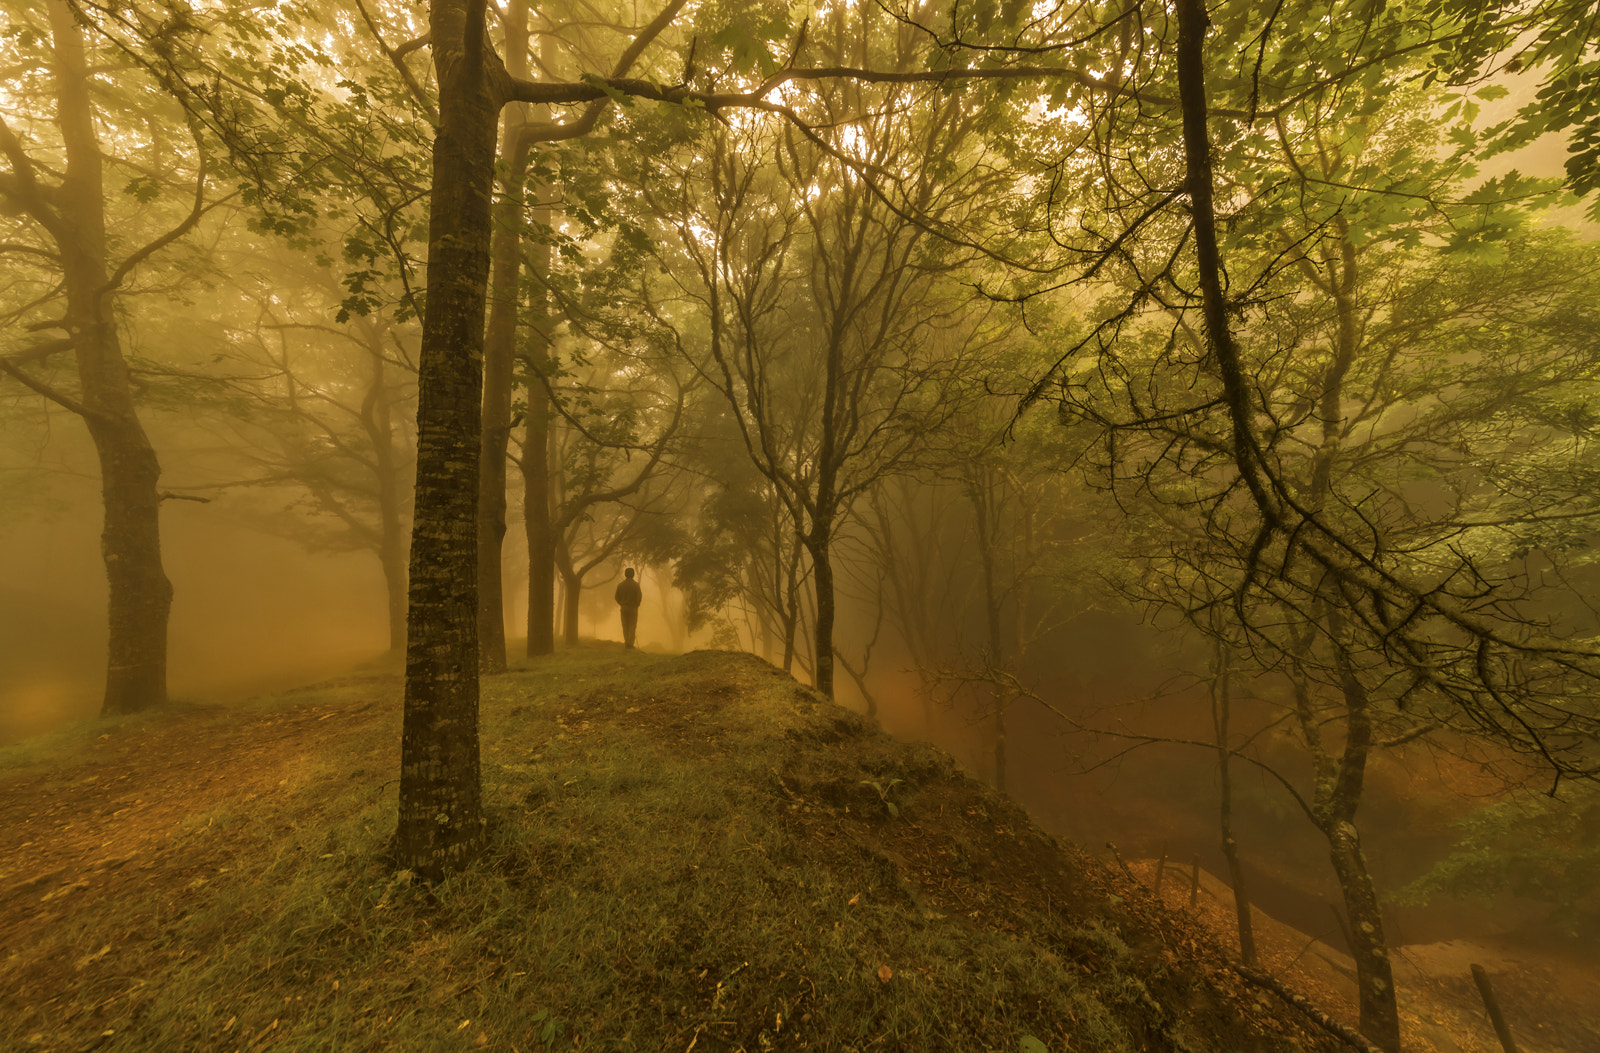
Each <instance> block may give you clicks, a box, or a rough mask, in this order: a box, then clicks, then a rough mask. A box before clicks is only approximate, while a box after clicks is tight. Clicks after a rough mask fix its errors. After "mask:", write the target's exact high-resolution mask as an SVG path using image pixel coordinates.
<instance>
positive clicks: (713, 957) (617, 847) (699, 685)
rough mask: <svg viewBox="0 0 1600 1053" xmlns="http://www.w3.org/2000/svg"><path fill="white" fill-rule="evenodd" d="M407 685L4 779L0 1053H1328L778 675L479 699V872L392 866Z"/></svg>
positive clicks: (1082, 873)
mask: <svg viewBox="0 0 1600 1053" xmlns="http://www.w3.org/2000/svg"><path fill="white" fill-rule="evenodd" d="M399 692H400V684H399V680H398V677H395V676H392V675H376V674H375V675H370V676H364V677H351V678H346V679H344V680H339V681H333V682H330V683H328V684H325V685H319V686H318V687H316V688H313V689H306V690H301V691H297V692H290V693H287V694H284V695H279V696H273V697H270V698H263V699H257V700H254V701H252V702H249V703H242V704H235V705H230V706H226V707H222V706H198V705H197V706H188V707H177V708H174V709H171V710H168V711H164V712H162V713H159V714H154V715H149V716H144V717H136V718H128V719H125V720H122V721H118V722H114V723H112V722H103V723H95V724H92V725H83V726H80V727H77V728H74V729H71V730H69V731H66V732H63V733H60V734H57V735H55V736H51V737H47V738H44V739H38V740H33V741H32V742H29V743H24V744H21V745H18V746H15V747H11V748H9V749H6V750H3V751H0V1049H5V1050H41V1051H42V1050H61V1051H68V1050H71V1051H79V1050H89V1049H97V1050H104V1051H113V1050H163V1051H165V1050H241V1051H250V1053H255V1051H262V1050H274V1051H290V1050H338V1051H346V1050H349V1051H361V1050H382V1049H393V1050H405V1051H430V1050H472V1049H490V1050H507V1051H517V1053H528V1051H534V1050H546V1049H551V1050H607V1051H611V1050H616V1051H627V1050H640V1051H673V1053H708V1051H734V1050H744V1051H746V1053H757V1051H768V1050H840V1051H845V1050H860V1051H867V1050H908V1051H923V1050H926V1051H934V1050H960V1051H985V1050H997V1051H1006V1053H1018V1051H1020V1053H1039V1051H1041V1050H1045V1051H1049V1053H1064V1051H1069V1050H1070V1051H1121V1050H1187V1051H1193V1053H1202V1051H1214V1053H1247V1051H1258V1050H1259V1051H1269V1050H1273V1051H1276V1050H1308V1051H1309V1050H1334V1049H1343V1048H1347V1047H1344V1046H1342V1045H1340V1044H1338V1043H1336V1042H1335V1041H1334V1040H1332V1039H1331V1038H1329V1037H1328V1036H1327V1035H1326V1034H1324V1033H1322V1032H1320V1031H1318V1030H1317V1029H1316V1028H1315V1027H1313V1026H1312V1025H1310V1024H1309V1023H1308V1022H1307V1021H1306V1019H1305V1018H1304V1017H1302V1016H1301V1015H1300V1014H1299V1013H1298V1012H1297V1011H1296V1010H1294V1009H1292V1008H1290V1007H1288V1006H1287V1005H1285V1004H1284V1003H1283V1002H1281V1001H1280V1000H1278V999H1277V998H1275V997H1273V996H1271V995H1269V994H1266V993H1264V992H1262V991H1260V990H1259V989H1256V988H1254V987H1251V986H1249V985H1247V984H1246V983H1245V982H1244V981H1243V980H1242V979H1241V978H1240V977H1239V976H1238V975H1237V974H1235V973H1233V972H1232V971H1231V970H1230V969H1229V968H1228V967H1227V965H1226V962H1225V958H1224V955H1223V953H1222V952H1221V951H1220V950H1219V949H1218V948H1217V947H1216V946H1214V945H1213V944H1212V943H1210V942H1209V937H1207V936H1206V935H1204V933H1203V932H1202V930H1200V929H1198V928H1196V927H1193V926H1191V925H1190V924H1188V923H1187V922H1186V920H1185V919H1184V918H1182V916H1181V915H1180V914H1178V913H1175V912H1169V911H1167V910H1164V909H1163V908H1161V907H1159V906H1158V905H1157V904H1156V903H1155V901H1154V900H1153V899H1152V898H1151V897H1150V896H1149V895H1148V894H1147V893H1145V892H1144V891H1143V890H1142V889H1141V888H1140V887H1139V886H1138V885H1137V884H1136V883H1134V882H1132V881H1130V880H1128V879H1127V878H1126V877H1125V876H1124V875H1122V874H1120V873H1116V872H1112V871H1108V870H1107V869H1106V868H1105V867H1103V866H1102V865H1101V864H1099V863H1097V862H1095V861H1094V860H1092V859H1090V858H1088V857H1087V856H1085V855H1084V854H1083V853H1081V852H1079V851H1078V850H1076V849H1075V848H1073V847H1071V846H1068V845H1063V844H1059V843H1057V842H1056V841H1054V840H1053V839H1051V838H1049V837H1047V836H1045V835H1044V834H1042V833H1040V832H1039V831H1038V830H1037V829H1036V828H1035V827H1034V826H1033V825H1032V823H1030V821H1029V820H1028V818H1027V817H1026V816H1025V815H1024V814H1023V813H1022V812H1021V811H1020V810H1019V809H1017V808H1016V807H1015V806H1014V805H1012V804H1010V803H1009V802H1008V801H1006V800H1005V799H1003V798H1000V797H997V796H996V795H994V794H993V793H991V792H990V791H989V790H987V789H986V788H985V787H983V786H981V785H980V784H978V783H976V782H974V781H973V780H971V779H970V778H968V777H966V776H965V775H963V774H961V773H960V772H958V771H957V770H956V769H955V768H954V766H953V764H952V763H951V761H950V760H949V758H948V757H946V756H945V755H943V754H941V753H939V752H937V751H934V750H931V749H928V748H926V747H920V746H912V745H906V744H903V743H900V742H897V741H895V740H893V739H890V738H888V737H887V736H885V735H883V734H881V733H879V732H877V731H875V730H873V729H872V728H871V727H870V726H869V725H868V724H867V723H866V722H865V721H864V720H863V719H862V718H860V717H858V716H857V715H855V714H853V713H851V712H849V711H847V710H845V709H842V708H840V707H837V706H834V705H832V704H831V703H828V702H826V701H824V700H822V699H820V698H818V697H817V696H816V695H814V694H812V693H811V692H810V691H808V690H806V689H804V688H801V687H799V686H797V685H796V684H795V683H794V682H793V681H791V680H789V679H788V678H786V677H784V676H782V675H781V674H779V673H778V672H777V671H775V670H773V669H772V668H770V667H769V666H767V665H765V664H764V663H762V662H761V661H760V660H758V659H755V658H752V657H750V656H747V655H740V654H731V653H723V652H698V653H695V654H690V655H686V656H682V657H663V656H655V655H648V654H642V653H636V652H635V653H625V652H622V651H620V650H617V649H613V648H607V647H603V646H601V645H595V646H594V647H591V648H580V649H578V650H576V651H573V652H569V653H566V654H564V655H561V656H558V657H557V658H554V659H550V660H546V661H541V662H539V663H536V664H533V663H530V664H529V665H527V667H526V668H523V669H520V670H517V671H514V672H512V673H509V674H507V675H505V676H500V677H493V678H488V679H486V680H485V682H484V686H483V720H482V726H483V747H484V748H483V782H484V791H485V796H486V800H487V803H488V808H489V813H490V816H491V821H492V834H491V840H492V846H491V849H490V852H489V854H488V856H487V857H486V858H485V859H483V860H482V861H481V863H480V865H479V866H478V867H477V868H476V869H475V870H474V871H473V872H471V873H469V874H463V875H458V876H456V877H453V878H451V879H450V880H448V881H446V882H444V883H442V884H439V885H436V886H434V887H431V888H430V887H426V886H424V885H423V884H422V883H420V882H414V881H411V880H409V879H408V875H407V874H404V873H401V874H398V875H397V874H396V873H394V871H393V869H392V867H390V866H389V865H388V864H387V863H386V861H385V859H384V850H385V841H386V839H387V838H388V836H389V834H390V832H391V831H392V828H393V826H394V808H395V806H394V799H395V782H394V780H395V777H396V772H397V770H398V749H399V747H398V743H399V702H398V699H399Z"/></svg>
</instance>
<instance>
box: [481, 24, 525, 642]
mask: <svg viewBox="0 0 1600 1053" xmlns="http://www.w3.org/2000/svg"><path fill="white" fill-rule="evenodd" d="M518 6H521V5H518ZM513 10H515V8H513ZM523 17H524V20H526V10H525V9H524V10H523ZM520 124H521V120H520V118H519V117H518V115H517V114H516V113H515V112H514V109H512V108H507V110H506V120H505V126H506V127H505V141H506V142H507V143H508V144H510V149H509V150H508V152H507V153H508V156H507V157H506V158H505V183H504V192H503V196H502V198H501V199H500V204H499V205H498V207H497V208H496V209H495V220H494V225H495V230H494V245H493V248H492V250H491V253H490V255H491V263H490V270H491V281H492V290H493V291H492V295H491V297H490V306H489V324H488V329H487V330H486V332H485V334H484V341H483V436H482V442H481V448H480V453H479V463H478V649H479V668H480V669H482V670H483V671H484V672H486V673H503V672H505V669H506V619H505V597H504V594H503V591H502V589H503V584H504V572H503V569H502V567H501V558H500V557H501V550H502V548H503V543H504V541H505V536H506V448H507V446H509V445H510V441H511V386H512V364H513V361H514V359H515V353H516V347H515V345H516V338H517V304H518V299H519V297H518V293H519V286H520V285H521V283H522V179H523V176H524V173H525V172H526V170H527V167H528V146H527V143H526V142H524V141H522V136H521V135H520V134H519V133H518V126H519V125H520Z"/></svg>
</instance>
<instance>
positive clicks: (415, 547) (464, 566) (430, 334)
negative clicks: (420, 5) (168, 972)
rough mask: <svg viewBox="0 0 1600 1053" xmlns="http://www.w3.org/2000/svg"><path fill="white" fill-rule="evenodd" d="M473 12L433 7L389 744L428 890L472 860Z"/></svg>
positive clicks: (478, 132)
mask: <svg viewBox="0 0 1600 1053" xmlns="http://www.w3.org/2000/svg"><path fill="white" fill-rule="evenodd" d="M484 7H485V4H484V0H468V2H467V3H462V2H461V0H433V3H432V5H431V7H430V11H429V23H430V31H431V40H432V47H433V55H434V66H435V69H436V70H437V74H438V78H439V118H440V121H439V130H438V135H437V137H436V138H435V140H434V146H433V183H432V197H431V200H430V208H429V224H428V282H427V307H426V312H425V314H424V317H423V326H422V351H421V357H420V364H419V371H418V372H419V397H418V405H417V484H416V515H415V523H414V526H413V529H412V542H411V583H410V632H409V634H408V635H409V638H408V640H407V644H406V692H405V713H404V721H403V727H402V733H401V745H400V821H399V826H398V829H397V831H396V834H395V859H396V862H397V864H398V865H399V866H401V867H403V868H407V869H411V870H414V871H416V872H418V873H420V874H421V875H423V876H424V877H425V878H428V879H430V880H431V879H435V878H437V877H439V876H440V875H442V874H443V873H444V872H445V871H447V870H454V869H458V868H460V867H462V866H464V865H465V864H467V863H468V862H469V861H470V860H471V859H472V858H473V857H475V856H476V855H477V854H478V852H479V851H480V850H481V848H482V845H483V841H484V821H483V812H482V800H481V796H482V795H481V784H480V779H479V767H478V765H479V754H478V631H477V630H478V617H477V616H478V604H477V585H478V582H477V570H478V554H477V531H476V529H475V526H474V525H475V524H476V522H477V508H478V457H479V429H480V426H481V418H480V408H481V407H480V398H481V395H482V366H483V332H484V307H485V302H486V300H487V298H488V279H489V275H488V270H489V243H490V235H491V230H492V225H491V222H490V198H491V195H492V190H493V182H494V156H495V139H496V133H497V131H498V120H499V111H500V101H501V99H500V97H499V95H498V93H497V92H496V91H495V90H494V85H493V83H492V81H491V74H490V68H489V63H488V61H487V58H488V55H487V45H486V43H485V39H484V33H485V26H484Z"/></svg>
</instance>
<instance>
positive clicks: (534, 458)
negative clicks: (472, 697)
mask: <svg viewBox="0 0 1600 1053" xmlns="http://www.w3.org/2000/svg"><path fill="white" fill-rule="evenodd" d="M541 196H544V195H542V194H541ZM536 217H537V218H538V219H539V221H540V222H543V223H544V224H546V225H547V226H548V225H549V221H550V210H549V209H541V210H539V212H538V213H536ZM551 256H552V254H551V252H550V243H549V242H548V241H541V242H539V243H538V244H537V245H535V246H534V247H533V249H532V252H531V253H530V257H531V258H530V260H529V267H530V270H531V271H532V272H533V279H534V282H533V288H532V289H531V290H529V294H528V297H529V303H528V312H529V315H530V317H531V320H532V324H531V325H530V326H529V329H530V330H531V332H530V334H529V336H530V341H531V344H532V347H531V348H530V351H529V361H528V362H527V363H526V365H525V370H526V373H527V378H528V379H527V384H526V385H525V387H524V389H523V391H524V393H525V398H526V401H527V404H528V408H527V416H526V417H525V418H524V421H523V430H522V493H523V498H522V516H523V531H524V534H525V535H526V537H527V541H528V656H529V657H530V658H531V657H535V656H537V655H546V654H552V653H554V651H555V649H556V622H555V618H556V614H555V611H556V531H555V524H554V523H553V522H552V521H551V514H550V505H551V500H550V412H551V407H550V392H549V390H548V389H547V388H546V387H545V377H546V376H548V374H549V372H550V348H551V340H550V333H551V326H552V324H553V319H552V318H551V311H550V290H549V281H550V267H551V264H552V259H551Z"/></svg>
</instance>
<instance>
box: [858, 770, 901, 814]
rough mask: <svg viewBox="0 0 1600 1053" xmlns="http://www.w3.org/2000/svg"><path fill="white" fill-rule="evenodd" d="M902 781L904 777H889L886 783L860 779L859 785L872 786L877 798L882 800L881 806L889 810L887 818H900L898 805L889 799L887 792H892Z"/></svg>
mask: <svg viewBox="0 0 1600 1053" xmlns="http://www.w3.org/2000/svg"><path fill="white" fill-rule="evenodd" d="M904 781H905V780H904V779H890V780H889V781H888V782H887V783H881V782H878V781H876V780H875V779H862V780H861V785H863V786H870V787H872V788H873V790H874V791H876V792H877V794H878V800H880V801H882V802H883V806H884V807H885V808H887V809H888V810H889V818H891V819H898V818H900V806H899V805H897V804H895V803H894V802H893V801H891V800H889V794H891V793H893V792H894V788H895V787H896V786H899V785H900V784H901V783H902V782H904Z"/></svg>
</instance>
